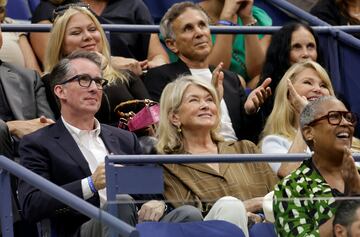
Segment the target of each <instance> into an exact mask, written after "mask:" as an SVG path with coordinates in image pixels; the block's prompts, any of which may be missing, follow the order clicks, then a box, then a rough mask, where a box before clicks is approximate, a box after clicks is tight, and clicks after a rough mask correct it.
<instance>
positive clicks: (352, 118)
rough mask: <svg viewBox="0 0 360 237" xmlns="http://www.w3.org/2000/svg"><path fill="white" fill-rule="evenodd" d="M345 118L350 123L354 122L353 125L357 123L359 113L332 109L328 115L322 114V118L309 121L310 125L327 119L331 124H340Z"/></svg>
mask: <svg viewBox="0 0 360 237" xmlns="http://www.w3.org/2000/svg"><path fill="white" fill-rule="evenodd" d="M343 118H344V119H345V120H346V121H348V122H349V123H352V125H353V126H355V125H356V123H357V121H358V118H357V115H356V114H355V113H353V112H349V111H330V112H329V113H328V114H327V115H324V116H321V117H320V118H317V119H315V120H313V121H312V122H310V123H308V125H309V126H312V125H314V124H315V123H317V122H319V121H321V120H324V119H327V121H328V122H329V124H331V125H339V124H340V123H341V120H342V119H343Z"/></svg>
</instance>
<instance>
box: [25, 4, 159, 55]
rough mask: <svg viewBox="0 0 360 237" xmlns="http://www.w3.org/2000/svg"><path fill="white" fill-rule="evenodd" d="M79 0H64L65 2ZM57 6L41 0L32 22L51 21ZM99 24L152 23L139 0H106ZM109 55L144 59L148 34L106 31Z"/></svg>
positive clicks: (148, 39) (144, 6)
mask: <svg viewBox="0 0 360 237" xmlns="http://www.w3.org/2000/svg"><path fill="white" fill-rule="evenodd" d="M73 2H79V0H66V1H65V2H64V3H63V4H62V5H65V4H67V3H73ZM56 7H57V6H56V5H54V4H53V3H51V2H49V1H44V0H43V1H41V3H40V4H39V5H38V6H37V8H36V10H35V12H34V14H33V17H32V19H31V22H32V23H37V22H39V21H42V20H49V21H52V13H53V10H54V9H55V8H56ZM97 18H98V20H99V22H100V23H101V24H141V25H151V24H153V21H152V18H151V15H150V12H149V10H148V8H147V7H146V5H145V4H144V3H143V1H141V0H131V1H129V0H108V3H107V6H106V7H105V9H104V11H103V12H102V14H101V16H97ZM107 36H108V40H109V43H110V48H111V55H113V56H122V57H127V58H135V59H137V60H140V61H141V60H145V59H146V58H147V54H148V48H149V42H150V34H148V33H145V34H142V33H116V32H111V33H107Z"/></svg>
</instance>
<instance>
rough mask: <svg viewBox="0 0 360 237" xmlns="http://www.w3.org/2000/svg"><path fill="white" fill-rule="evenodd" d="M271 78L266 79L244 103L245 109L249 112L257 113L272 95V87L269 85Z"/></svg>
mask: <svg viewBox="0 0 360 237" xmlns="http://www.w3.org/2000/svg"><path fill="white" fill-rule="evenodd" d="M270 83H271V78H266V80H265V81H264V82H263V83H262V84H261V85H260V86H259V87H257V88H255V89H254V90H253V91H251V93H250V94H249V96H248V98H247V99H246V102H245V104H244V109H245V112H246V113H247V114H253V113H255V112H256V111H257V110H258V109H259V108H260V106H261V105H263V104H264V102H265V101H266V99H267V98H268V97H269V96H270V95H271V88H270V87H269V85H270Z"/></svg>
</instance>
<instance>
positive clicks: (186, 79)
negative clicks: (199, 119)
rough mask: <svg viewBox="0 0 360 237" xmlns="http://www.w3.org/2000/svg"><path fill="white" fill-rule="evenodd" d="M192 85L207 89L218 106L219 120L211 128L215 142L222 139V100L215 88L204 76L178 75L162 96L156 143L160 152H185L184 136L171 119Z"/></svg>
mask: <svg viewBox="0 0 360 237" xmlns="http://www.w3.org/2000/svg"><path fill="white" fill-rule="evenodd" d="M190 85H196V86H199V87H202V88H204V89H205V90H207V91H208V92H209V93H210V95H211V96H212V98H213V99H214V102H215V104H216V107H217V108H218V114H217V121H216V124H215V126H214V127H213V128H212V129H211V130H210V133H211V138H212V140H213V141H214V142H218V141H222V140H223V139H222V137H221V136H220V135H219V134H218V129H219V126H220V102H219V98H218V96H217V93H216V90H215V88H214V87H213V86H212V85H211V84H210V83H208V82H206V81H205V80H203V79H202V78H198V77H196V76H192V75H185V76H180V77H178V78H177V79H176V80H175V81H173V82H171V83H169V84H168V85H167V86H166V87H165V88H164V90H163V92H162V94H161V98H160V122H159V126H158V129H157V137H158V143H157V145H156V148H157V151H158V152H159V153H163V154H164V153H177V154H180V153H185V150H184V137H183V135H182V133H179V132H178V131H177V129H178V128H177V127H176V126H175V125H173V124H172V123H171V121H170V116H171V114H172V113H177V112H178V109H179V107H180V106H181V104H182V99H183V96H184V93H185V91H186V89H187V88H188V87H189V86H190Z"/></svg>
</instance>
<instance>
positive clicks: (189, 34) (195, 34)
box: [166, 8, 212, 62]
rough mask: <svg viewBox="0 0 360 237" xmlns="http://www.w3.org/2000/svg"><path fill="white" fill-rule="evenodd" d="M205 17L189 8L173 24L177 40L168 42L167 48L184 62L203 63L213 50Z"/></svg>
mask: <svg viewBox="0 0 360 237" xmlns="http://www.w3.org/2000/svg"><path fill="white" fill-rule="evenodd" d="M204 17H205V16H204V15H203V14H202V13H201V12H199V11H198V10H195V9H191V8H188V9H187V10H186V11H185V12H183V13H182V14H181V15H180V16H179V17H178V18H177V19H176V20H175V21H173V23H172V29H173V32H174V34H175V40H172V39H168V40H166V43H167V46H168V47H169V48H170V49H171V50H172V51H173V52H174V53H176V54H177V55H178V56H179V57H180V58H181V59H182V60H183V61H185V62H186V61H197V62H203V61H204V60H206V58H207V56H208V55H209V54H210V51H211V48H212V42H211V35H210V29H209V26H208V24H207V21H206V19H205V18H204Z"/></svg>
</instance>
